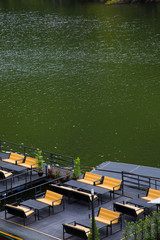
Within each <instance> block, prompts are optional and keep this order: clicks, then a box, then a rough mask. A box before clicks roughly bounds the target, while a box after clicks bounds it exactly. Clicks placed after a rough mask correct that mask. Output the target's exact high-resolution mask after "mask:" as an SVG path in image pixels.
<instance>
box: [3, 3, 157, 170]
mask: <svg viewBox="0 0 160 240" xmlns="http://www.w3.org/2000/svg"><path fill="white" fill-rule="evenodd" d="M159 93H160V5H155V4H153V5H152V4H145V5H117V6H105V5H103V4H98V3H94V2H88V1H76V0H75V1H67V0H65V1H62V0H61V1H51V0H50V1H49V0H45V1H38V0H33V1H22V0H16V1H13V0H0V139H4V140H8V141H11V142H15V143H24V144H25V145H26V146H29V147H35V148H37V147H39V148H40V149H43V150H48V151H52V152H56V153H60V154H64V155H68V156H73V157H77V156H79V157H80V159H81V164H82V165H83V167H84V166H85V167H86V166H89V167H91V166H96V165H98V164H100V163H101V162H103V161H120V162H128V163H135V164H142V165H149V166H156V167H157V166H160V163H159V155H160V147H159V143H160V121H159V120H160V111H159V109H160V107H159Z"/></svg>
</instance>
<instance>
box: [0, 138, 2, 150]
mask: <svg viewBox="0 0 160 240" xmlns="http://www.w3.org/2000/svg"><path fill="white" fill-rule="evenodd" d="M0 152H2V140H0Z"/></svg>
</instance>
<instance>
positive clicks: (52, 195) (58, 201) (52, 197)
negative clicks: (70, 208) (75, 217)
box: [36, 190, 64, 213]
mask: <svg viewBox="0 0 160 240" xmlns="http://www.w3.org/2000/svg"><path fill="white" fill-rule="evenodd" d="M36 200H37V201H39V202H42V203H45V204H47V205H49V206H50V207H51V208H52V212H53V213H54V207H55V206H58V205H62V206H63V210H64V199H63V195H61V194H58V193H56V192H53V191H50V190H47V191H46V193H45V195H44V197H43V198H37V199H36Z"/></svg>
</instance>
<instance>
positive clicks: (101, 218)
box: [95, 207, 122, 234]
mask: <svg viewBox="0 0 160 240" xmlns="http://www.w3.org/2000/svg"><path fill="white" fill-rule="evenodd" d="M95 220H96V221H97V222H101V223H103V224H106V225H107V233H108V227H110V231H111V234H112V226H113V225H114V224H117V223H120V229H119V230H118V231H120V230H121V229H122V218H121V214H120V213H118V212H115V211H112V210H109V209H106V208H102V207H101V208H100V209H99V211H98V214H97V216H96V217H95Z"/></svg>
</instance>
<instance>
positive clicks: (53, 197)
mask: <svg viewBox="0 0 160 240" xmlns="http://www.w3.org/2000/svg"><path fill="white" fill-rule="evenodd" d="M45 198H46V199H48V200H50V201H52V202H53V201H55V200H58V199H61V200H62V198H63V195H61V194H59V193H55V192H53V191H50V190H47V191H46V194H45ZM61 200H59V201H57V203H59V204H60V203H61Z"/></svg>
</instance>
